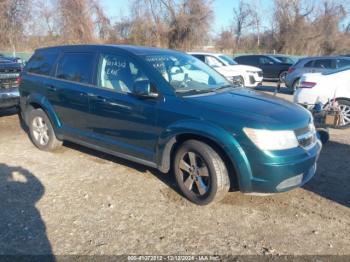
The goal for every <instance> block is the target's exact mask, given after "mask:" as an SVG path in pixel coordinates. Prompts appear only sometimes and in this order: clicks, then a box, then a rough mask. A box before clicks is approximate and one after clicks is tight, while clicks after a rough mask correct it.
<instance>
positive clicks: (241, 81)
mask: <svg viewBox="0 0 350 262" xmlns="http://www.w3.org/2000/svg"><path fill="white" fill-rule="evenodd" d="M236 83H237V86H239V87H244V86H245V83H244V78H243V76H239V77H238V80H237V82H236Z"/></svg>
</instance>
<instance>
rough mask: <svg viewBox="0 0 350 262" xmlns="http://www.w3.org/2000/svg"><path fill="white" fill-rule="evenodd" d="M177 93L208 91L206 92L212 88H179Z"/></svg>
mask: <svg viewBox="0 0 350 262" xmlns="http://www.w3.org/2000/svg"><path fill="white" fill-rule="evenodd" d="M175 92H176V93H193V92H195V93H206V92H211V90H204V89H195V88H191V89H178V90H176V91H175Z"/></svg>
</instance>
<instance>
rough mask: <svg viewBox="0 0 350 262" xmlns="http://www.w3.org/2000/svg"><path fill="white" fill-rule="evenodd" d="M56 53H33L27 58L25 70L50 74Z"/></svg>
mask: <svg viewBox="0 0 350 262" xmlns="http://www.w3.org/2000/svg"><path fill="white" fill-rule="evenodd" d="M57 56H58V53H56V52H52V53H51V52H50V53H46V52H45V53H35V54H34V55H33V57H32V58H31V59H30V60H29V62H28V64H27V66H26V71H27V72H29V73H34V74H39V75H46V76H48V75H50V72H51V69H52V66H53V64H54V63H55V61H56V59H57Z"/></svg>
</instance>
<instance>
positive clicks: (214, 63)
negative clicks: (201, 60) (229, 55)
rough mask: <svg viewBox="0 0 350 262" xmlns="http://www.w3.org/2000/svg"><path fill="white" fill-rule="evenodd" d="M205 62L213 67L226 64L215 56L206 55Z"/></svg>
mask: <svg viewBox="0 0 350 262" xmlns="http://www.w3.org/2000/svg"><path fill="white" fill-rule="evenodd" d="M205 63H206V64H208V65H209V66H211V67H220V66H223V65H224V64H223V63H222V62H221V61H219V59H217V58H216V57H213V56H206V57H205Z"/></svg>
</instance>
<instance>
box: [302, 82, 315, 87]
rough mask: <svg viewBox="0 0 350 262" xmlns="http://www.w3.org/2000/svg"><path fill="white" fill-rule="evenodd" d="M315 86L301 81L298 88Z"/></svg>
mask: <svg viewBox="0 0 350 262" xmlns="http://www.w3.org/2000/svg"><path fill="white" fill-rule="evenodd" d="M316 84H317V83H315V82H308V81H302V82H301V83H300V85H299V88H313V87H314V86H315V85H316Z"/></svg>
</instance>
